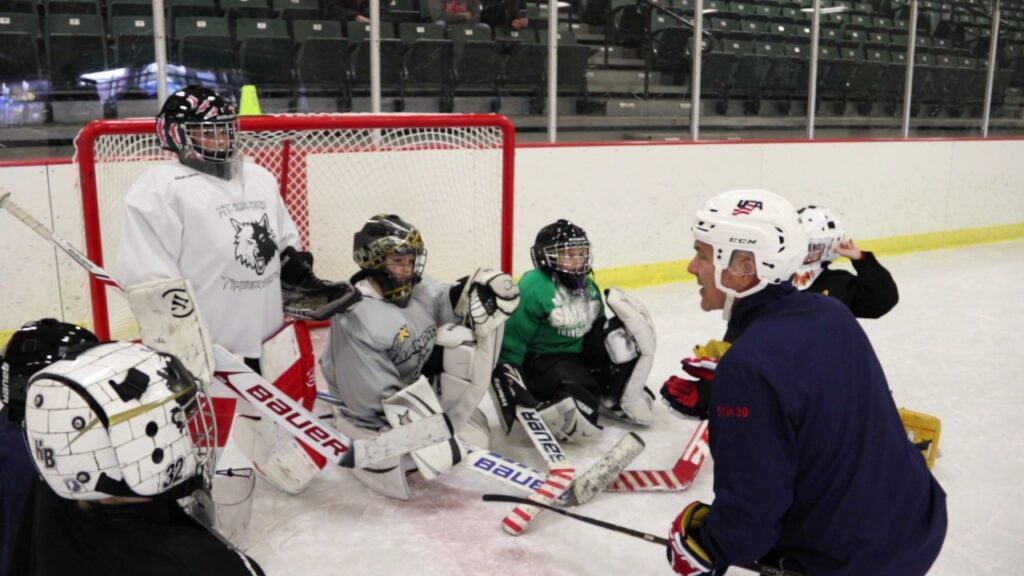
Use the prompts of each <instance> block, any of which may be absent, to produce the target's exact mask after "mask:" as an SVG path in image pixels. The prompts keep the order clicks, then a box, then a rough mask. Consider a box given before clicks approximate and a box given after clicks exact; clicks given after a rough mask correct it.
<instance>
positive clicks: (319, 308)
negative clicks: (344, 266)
mask: <svg viewBox="0 0 1024 576" xmlns="http://www.w3.org/2000/svg"><path fill="white" fill-rule="evenodd" d="M281 297H282V299H283V300H284V312H285V314H287V315H288V316H291V317H293V318H298V319H301V320H326V319H328V318H330V317H331V316H333V315H335V314H340V313H341V312H344V311H345V310H348V309H349V308H351V307H352V306H353V305H355V304H356V303H357V302H359V301H360V300H361V299H362V294H361V293H360V292H359V291H358V290H355V289H354V288H352V285H351V284H349V283H348V282H328V281H326V280H322V279H320V278H318V277H317V275H316V274H314V273H313V255H312V254H310V253H309V252H299V251H298V250H296V249H295V248H292V247H291V246H288V247H287V248H285V249H284V250H281Z"/></svg>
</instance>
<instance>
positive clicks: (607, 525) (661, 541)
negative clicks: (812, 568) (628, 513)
mask: <svg viewBox="0 0 1024 576" xmlns="http://www.w3.org/2000/svg"><path fill="white" fill-rule="evenodd" d="M482 499H483V501H484V502H520V503H527V502H529V503H530V504H531V505H532V506H537V507H540V508H544V509H545V510H551V511H552V512H555V513H556V514H561V515H562V516H567V517H569V518H572V519H573V520H579V521H580V522H586V523H587V524H591V525H593V526H598V527H600V528H604V529H605V530H611V531H613V532H618V533H619V534H625V535H627V536H632V537H634V538H639V539H641V540H644V541H646V542H650V543H651V544H657V545H659V546H668V545H669V540H668V538H662V537H661V536H655V535H654V534H649V533H647V532H641V531H639V530H634V529H632V528H627V527H626V526H620V525H619V524H612V523H611V522H605V521H604V520H598V519H597V518H591V517H590V516H583V515H582V514H575V513H573V512H569V511H568V510H563V509H561V508H558V507H556V506H551V505H550V504H541V503H539V502H535V501H531V500H529V499H528V498H521V497H519V496H506V495H504V494H484V495H483V497H482ZM738 568H744V569H746V570H751V571H754V572H758V573H760V574H762V576H804V575H803V573H802V572H796V571H793V570H788V569H786V568H779V567H776V566H765V565H762V564H760V563H756V562H755V563H754V565H753V566H738Z"/></svg>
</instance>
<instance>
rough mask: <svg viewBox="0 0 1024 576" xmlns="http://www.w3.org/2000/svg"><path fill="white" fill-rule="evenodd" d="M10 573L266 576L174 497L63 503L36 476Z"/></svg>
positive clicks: (47, 575) (31, 575) (44, 575)
mask: <svg viewBox="0 0 1024 576" xmlns="http://www.w3.org/2000/svg"><path fill="white" fill-rule="evenodd" d="M12 569H13V570H12V574H19V575H25V576H64V575H67V574H74V575H76V576H93V575H95V576H142V575H146V576H183V575H198V574H217V575H218V576H263V574H264V572H263V570H262V569H261V568H260V567H259V565H258V564H256V562H255V561H254V560H252V559H250V558H248V557H246V556H245V555H243V554H242V553H241V552H239V551H237V550H236V549H234V548H233V547H231V546H230V545H228V544H225V543H224V542H222V541H221V540H220V539H219V538H217V537H216V536H215V535H214V534H213V533H211V532H210V531H208V530H207V529H206V528H205V527H203V526H202V525H200V524H199V523H198V522H196V521H195V520H194V519H192V518H191V517H190V516H189V515H188V514H186V513H185V511H184V510H182V509H181V507H180V506H179V505H178V503H177V502H175V501H173V500H150V501H146V502H142V503H137V504H118V505H103V504H98V503H94V502H86V501H77V500H66V499H63V498H61V497H59V496H57V495H56V494H55V493H54V492H53V491H52V490H50V487H49V486H47V484H46V483H45V482H43V481H42V480H39V479H37V481H36V483H35V486H34V490H33V497H32V504H31V510H29V511H27V513H26V516H25V523H24V524H23V526H22V529H21V531H20V532H19V537H18V543H17V549H16V551H15V558H14V564H13V566H12Z"/></svg>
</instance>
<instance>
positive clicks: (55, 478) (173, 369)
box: [25, 342, 216, 500]
mask: <svg viewBox="0 0 1024 576" xmlns="http://www.w3.org/2000/svg"><path fill="white" fill-rule="evenodd" d="M25 435H26V437H27V439H28V444H29V450H30V451H31V452H32V456H33V460H34V462H35V464H36V468H38V469H39V473H40V474H41V475H42V476H43V479H44V480H45V481H46V483H47V484H49V485H50V488H52V489H53V491H54V492H56V493H57V495H59V496H61V497H63V498H68V499H71V500H99V499H103V498H108V497H110V496H146V497H155V496H160V497H164V498H173V499H178V498H182V497H184V496H186V495H188V494H189V493H191V492H192V491H194V490H195V489H197V488H200V487H208V486H209V481H210V478H211V474H212V472H211V470H212V469H213V462H211V461H210V458H211V456H212V454H213V447H214V446H215V442H216V425H215V420H214V415H213V407H212V404H211V402H210V400H209V398H208V397H207V395H206V391H205V390H204V388H203V385H202V383H201V382H200V381H199V380H198V379H196V378H195V377H193V376H192V374H190V373H189V372H188V370H187V369H186V368H185V367H184V366H183V365H182V364H181V361H179V360H178V359H177V358H175V357H174V356H171V355H170V354H164V353H161V352H157V351H156V350H153V349H152V348H149V347H147V346H144V345H142V344H133V343H127V342H108V343H105V344H98V345H96V346H93V347H91V348H87V349H85V350H82V351H79V352H77V353H69V354H68V356H66V357H65V358H64V359H63V360H59V361H57V362H55V363H53V364H51V365H50V366H49V367H48V368H46V369H44V370H42V371H40V372H39V373H37V374H35V375H34V376H33V377H32V379H31V380H30V382H29V386H28V393H27V396H26V410H25Z"/></svg>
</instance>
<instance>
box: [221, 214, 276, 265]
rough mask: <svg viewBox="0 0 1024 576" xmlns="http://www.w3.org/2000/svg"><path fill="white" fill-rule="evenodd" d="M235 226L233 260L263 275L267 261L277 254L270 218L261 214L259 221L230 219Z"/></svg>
mask: <svg viewBox="0 0 1024 576" xmlns="http://www.w3.org/2000/svg"><path fill="white" fill-rule="evenodd" d="M231 225H232V226H234V227H235V260H237V261H238V262H239V263H240V264H242V266H245V267H246V268H249V269H250V270H255V271H256V274H259V275H261V276H262V275H263V272H264V271H265V270H266V269H267V262H269V261H270V259H271V258H273V257H274V254H277V239H276V238H275V237H274V231H273V230H271V229H270V220H269V218H268V217H267V214H266V213H264V214H263V218H260V220H259V222H239V221H238V220H235V219H234V218H232V219H231Z"/></svg>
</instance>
